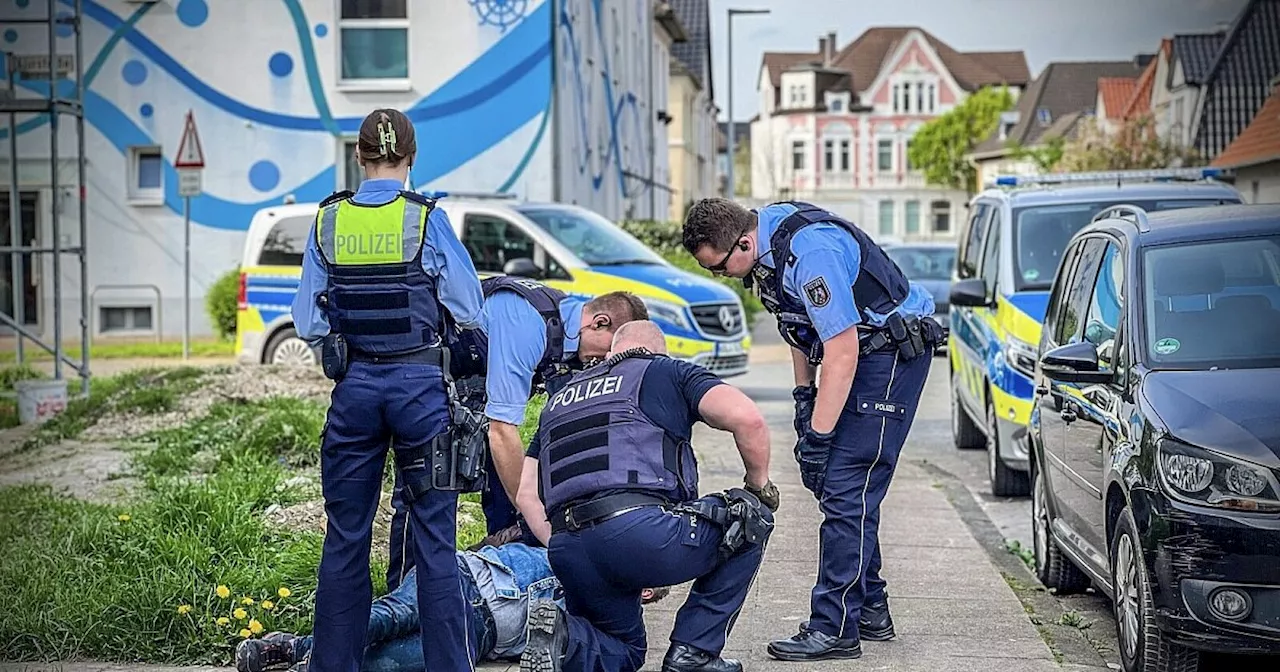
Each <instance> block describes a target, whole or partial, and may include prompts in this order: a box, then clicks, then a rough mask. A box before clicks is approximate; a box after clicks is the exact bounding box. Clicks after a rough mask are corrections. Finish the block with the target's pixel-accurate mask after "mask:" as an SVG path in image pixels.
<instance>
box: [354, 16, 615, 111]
mask: <svg viewBox="0 0 1280 672" xmlns="http://www.w3.org/2000/svg"><path fill="white" fill-rule="evenodd" d="M413 4H414V2H413V0H406V1H405V9H404V17H405V18H403V19H344V18H342V0H334V5H335V12H334V16H335V17H336V20H335V23H336V24H337V25H336V26H334V33H335V34H334V40H335V42H336V43H337V49H334V61H335V62H334V67H335V70H334V73H335V74H336V75H337V76H336V77H335V79H336V80H337V84H336V88H337V89H338V90H339V91H409V90H411V89H412V88H413V86H412V81H413V28H412V25H411V22H410V18H411V17H412V16H413V7H412V5H413ZM343 28H403V29H404V31H405V44H406V45H407V47H408V48H407V49H405V64H404V67H405V76H404V77H402V78H388V79H347V78H345V77H343V76H342V29H343ZM588 32H590V31H588Z"/></svg>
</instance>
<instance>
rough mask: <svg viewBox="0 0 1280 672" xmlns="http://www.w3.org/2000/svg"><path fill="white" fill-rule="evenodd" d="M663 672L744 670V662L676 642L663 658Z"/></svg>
mask: <svg viewBox="0 0 1280 672" xmlns="http://www.w3.org/2000/svg"><path fill="white" fill-rule="evenodd" d="M662 672H742V663H740V662H738V661H736V660H734V659H732V658H721V657H719V656H713V655H711V654H710V653H707V652H706V651H703V650H702V649H696V648H694V647H692V646H689V645H688V644H675V643H673V644H672V645H671V648H669V649H667V655H666V657H665V658H663V659H662Z"/></svg>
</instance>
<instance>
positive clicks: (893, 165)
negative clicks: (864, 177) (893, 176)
mask: <svg viewBox="0 0 1280 672" xmlns="http://www.w3.org/2000/svg"><path fill="white" fill-rule="evenodd" d="M883 143H889V167H888V168H881V167H880V147H881V145H882V144H883ZM895 144H896V143H895V142H894V141H893V138H887V137H884V136H879V137H877V138H876V172H877V173H879V174H881V175H888V174H890V173H893V172H894V171H895V169H897V167H898V157H896V156H894V155H895V154H897V152H895V151H893V150H894V145H895Z"/></svg>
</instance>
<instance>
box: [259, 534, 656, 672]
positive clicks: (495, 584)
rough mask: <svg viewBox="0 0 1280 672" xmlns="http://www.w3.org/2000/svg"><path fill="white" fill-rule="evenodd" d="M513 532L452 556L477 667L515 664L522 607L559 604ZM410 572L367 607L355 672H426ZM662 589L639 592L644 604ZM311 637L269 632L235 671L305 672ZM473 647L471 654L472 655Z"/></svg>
mask: <svg viewBox="0 0 1280 672" xmlns="http://www.w3.org/2000/svg"><path fill="white" fill-rule="evenodd" d="M518 539H520V533H519V529H518V528H514V526H513V529H512V530H502V531H500V532H498V533H496V534H494V535H491V536H490V537H487V538H486V539H485V541H484V542H481V544H477V546H473V547H471V548H470V549H468V550H466V551H459V552H458V553H457V559H458V570H459V575H460V577H461V583H462V593H463V596H464V597H465V598H466V599H467V600H468V601H469V602H470V603H471V605H472V615H471V622H470V624H469V634H470V635H472V636H474V637H475V643H474V644H472V650H473V651H475V652H476V653H475V659H476V660H477V661H487V660H518V659H519V658H520V654H521V653H523V652H524V646H525V624H526V620H527V619H528V614H529V604H530V602H532V601H534V600H537V599H554V600H556V601H557V602H561V603H562V604H563V602H562V601H563V597H562V595H561V590H560V582H559V581H557V580H556V577H555V576H554V575H553V574H552V573H551V564H550V563H549V562H548V561H547V549H545V548H539V547H534V546H528V545H525V544H523V543H520V542H519V541H518ZM417 578H418V577H417V571H416V568H413V569H411V570H410V571H409V573H408V574H406V575H405V577H404V580H403V581H402V582H401V583H400V585H399V586H398V587H397V588H396V589H395V590H394V591H392V592H391V593H389V594H387V595H384V596H382V597H380V598H378V599H376V600H374V601H373V607H372V609H371V610H370V614H369V631H368V638H367V645H366V648H365V656H364V663H363V664H362V666H361V670H362V672H426V663H425V662H424V661H423V658H422V641H421V633H420V632H419V630H418V592H417V591H418V588H417V583H418V581H417ZM668 592H670V589H668V588H657V589H646V590H645V592H644V593H643V594H642V595H641V600H642V602H643V603H645V604H649V603H652V602H656V601H658V600H660V599H662V598H663V597H665V596H666V595H667V593H668ZM311 644H312V640H311V637H309V636H306V637H299V636H297V635H292V634H288V633H281V632H273V633H270V634H268V635H266V636H265V637H263V638H262V639H247V640H245V641H243V642H241V643H240V644H239V646H237V647H236V656H235V658H236V669H237V670H238V671H239V672H264V671H265V670H271V669H278V668H285V667H292V668H293V672H306V670H307V655H308V654H309V653H310V652H311ZM476 647H478V650H477V648H476Z"/></svg>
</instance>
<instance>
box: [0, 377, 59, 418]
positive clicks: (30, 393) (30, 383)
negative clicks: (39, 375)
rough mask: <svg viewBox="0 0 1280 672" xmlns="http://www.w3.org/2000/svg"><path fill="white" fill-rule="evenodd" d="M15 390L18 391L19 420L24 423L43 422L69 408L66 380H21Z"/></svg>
mask: <svg viewBox="0 0 1280 672" xmlns="http://www.w3.org/2000/svg"><path fill="white" fill-rule="evenodd" d="M13 390H14V391H15V392H17V393H18V421H19V422H21V423H22V424H24V425H29V424H31V423H33V422H34V423H37V424H38V423H42V422H44V421H46V420H48V419H49V418H52V417H53V416H55V415H57V414H59V413H61V412H63V411H64V410H66V408H67V381H66V380H21V381H18V382H16V383H14V384H13Z"/></svg>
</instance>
